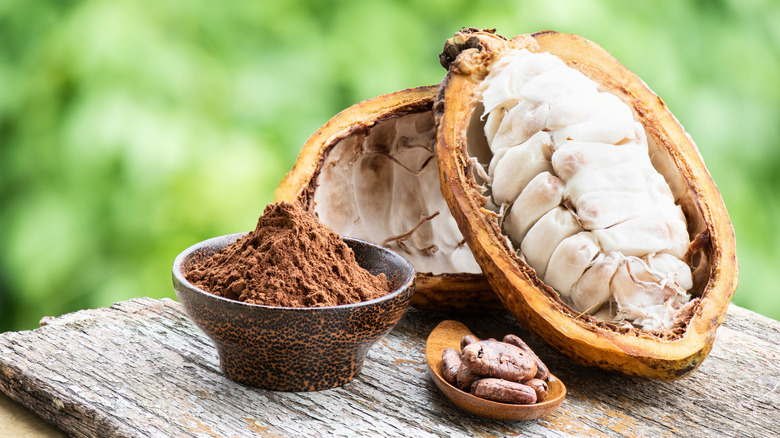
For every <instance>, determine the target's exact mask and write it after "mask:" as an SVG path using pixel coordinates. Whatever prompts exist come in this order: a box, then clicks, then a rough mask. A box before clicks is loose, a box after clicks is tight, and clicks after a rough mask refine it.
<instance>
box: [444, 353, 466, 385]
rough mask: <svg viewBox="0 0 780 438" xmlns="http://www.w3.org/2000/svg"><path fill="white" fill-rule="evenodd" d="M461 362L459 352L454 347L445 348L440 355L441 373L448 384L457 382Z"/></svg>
mask: <svg viewBox="0 0 780 438" xmlns="http://www.w3.org/2000/svg"><path fill="white" fill-rule="evenodd" d="M462 364H463V363H462V362H461V361H460V353H458V350H456V349H454V348H447V349H446V350H444V353H442V355H441V373H442V375H443V376H444V380H446V381H447V382H448V383H449V384H450V385H455V384H456V383H457V377H458V370H459V369H460V367H461V365H462Z"/></svg>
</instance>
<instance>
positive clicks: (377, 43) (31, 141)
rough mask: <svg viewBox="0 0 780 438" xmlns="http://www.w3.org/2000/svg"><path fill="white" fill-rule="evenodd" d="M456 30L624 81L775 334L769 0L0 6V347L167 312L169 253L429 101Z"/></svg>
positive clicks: (251, 211) (743, 291)
mask: <svg viewBox="0 0 780 438" xmlns="http://www.w3.org/2000/svg"><path fill="white" fill-rule="evenodd" d="M462 26H474V27H491V28H492V27H495V28H497V30H498V32H499V33H501V34H503V35H507V36H512V35H516V34H519V33H527V32H533V31H537V30H543V29H554V30H558V31H561V32H570V33H578V34H581V35H583V36H585V37H587V38H589V39H591V40H593V41H596V42H597V43H599V44H600V45H602V46H604V47H605V48H606V49H607V50H609V51H610V52H611V53H612V54H613V55H615V56H616V57H617V58H618V59H620V60H621V62H623V63H624V64H625V65H626V66H628V67H629V68H631V69H632V70H634V71H635V72H636V73H637V74H639V75H640V76H641V77H642V78H643V79H644V80H645V81H646V82H647V83H648V84H649V85H650V86H651V88H653V89H654V90H655V91H656V92H657V93H658V94H659V95H660V96H661V97H663V98H664V100H665V101H666V103H667V104H668V105H669V107H670V108H671V110H672V111H673V112H674V113H675V115H676V116H677V117H678V118H679V119H680V121H681V122H682V123H683V125H684V126H686V128H687V129H688V131H689V132H690V133H691V135H692V137H693V138H694V139H695V140H696V141H697V143H698V145H699V147H700V149H701V154H702V156H703V157H704V160H705V162H706V163H707V165H708V168H709V170H710V172H711V173H712V176H713V178H714V179H715V181H716V183H717V184H718V186H719V187H720V189H721V191H722V195H723V198H724V200H725V202H726V205H727V207H728V209H729V212H730V215H731V220H732V221H733V223H734V226H735V228H736V233H737V241H738V255H739V257H740V262H741V263H740V265H741V276H740V279H741V281H740V287H739V290H738V292H737V295H736V296H735V300H734V301H735V302H736V303H737V304H740V305H743V306H746V307H748V308H751V309H753V310H756V311H758V312H761V313H763V314H766V315H768V316H771V317H773V318H780V294H778V293H777V292H776V291H777V289H778V286H780V270H778V269H777V265H778V261H780V233H778V232H777V230H775V229H774V227H776V226H778V225H779V224H780V222H778V220H777V219H776V218H777V217H780V196H778V195H777V192H778V190H780V176H778V175H780V148H778V146H780V132H779V131H778V124H777V122H778V120H780V81H778V80H777V78H780V7H778V5H777V3H776V2H773V1H771V0H764V1H761V0H751V1H741V2H738V1H737V0H720V1H704V0H702V1H671V0H668V1H658V2H624V1H618V0H612V1H596V0H589V1H581V0H571V1H563V0H550V1H530V0H526V1H510V0H493V1H483V2H477V1H473V0H471V1H466V0H457V1H451V0H447V1H444V0H431V1H427V2H412V1H398V2H390V1H374V2H364V1H356V0H349V1H339V2H322V1H316V0H310V1H284V2H257V1H234V2H217V3H215V2H192V1H189V2H185V1H176V0H157V1H151V0H147V1H142V0H111V1H109V0H107V1H100V0H83V1H45V0H41V1H37V0H0V246H1V248H2V251H0V331H4V330H19V329H29V328H34V327H35V326H36V325H37V321H38V319H40V318H41V317H42V316H44V315H58V314H62V313H64V312H69V311H73V310H76V309H79V308H87V307H96V306H107V305H110V304H112V303H113V302H115V301H118V300H124V299H129V298H131V297H136V296H152V297H172V296H173V289H172V286H171V282H170V281H171V280H170V266H171V263H172V261H173V258H174V257H175V256H176V254H177V253H178V252H180V251H181V250H182V249H184V248H185V247H187V246H188V245H190V244H192V243H195V242H197V241H199V240H202V239H205V238H208V237H212V236H216V235H220V234H227V233H231V232H236V231H242V230H248V229H251V228H253V226H254V223H255V221H256V219H257V216H258V215H259V214H260V213H261V212H262V209H263V207H264V205H265V204H266V203H268V202H270V201H271V198H272V194H273V190H274V188H275V186H276V185H277V184H278V182H279V180H280V179H281V178H282V176H283V175H284V174H285V173H286V172H287V170H289V169H290V168H291V167H292V164H293V162H294V161H295V157H296V156H297V153H298V151H299V148H300V146H301V145H302V144H303V142H304V141H305V140H306V138H307V137H308V136H309V135H310V134H311V133H312V132H314V131H315V130H316V129H317V128H318V127H319V126H320V125H322V124H323V123H325V122H326V121H327V120H328V119H329V118H330V117H331V116H332V115H334V114H335V113H337V112H338V111H340V110H342V109H344V108H346V107H347V106H349V105H351V104H353V103H356V102H359V101H361V100H364V99H367V98H370V97H373V96H376V95H379V94H383V93H387V92H391V91H395V90H399V89H403V88H408V87H413V86H418V85H426V84H434V83H437V82H438V81H439V80H440V79H441V77H442V75H443V73H444V71H443V69H442V68H441V67H440V66H439V65H438V53H439V51H440V50H441V47H442V45H443V43H444V40H445V39H446V38H448V37H449V36H451V35H452V34H453V33H454V32H455V31H457V30H459V29H460V28H461V27H462Z"/></svg>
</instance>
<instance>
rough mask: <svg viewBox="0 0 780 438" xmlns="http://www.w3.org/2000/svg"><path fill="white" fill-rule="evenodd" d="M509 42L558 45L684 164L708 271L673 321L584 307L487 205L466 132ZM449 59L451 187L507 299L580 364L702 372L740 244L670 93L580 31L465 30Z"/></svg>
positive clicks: (444, 116) (664, 373)
mask: <svg viewBox="0 0 780 438" xmlns="http://www.w3.org/2000/svg"><path fill="white" fill-rule="evenodd" d="M508 47H526V48H528V49H529V50H531V51H539V52H549V53H552V54H554V55H556V56H558V57H560V58H561V59H562V60H563V61H564V62H565V63H566V64H567V65H569V66H570V67H573V68H575V69H577V70H579V71H580V72H582V73H583V74H585V75H586V76H588V77H589V78H591V79H592V80H594V81H595V82H597V83H598V84H600V85H601V86H603V87H605V88H607V89H609V90H610V91H611V92H613V93H614V94H616V95H618V97H620V98H621V99H622V100H623V101H624V102H626V103H628V104H629V106H631V107H632V109H633V111H634V113H635V114H636V115H637V117H638V119H639V121H640V122H641V123H642V124H643V125H644V126H645V131H646V132H647V134H648V138H651V137H652V139H653V140H654V141H655V143H656V144H657V145H658V146H659V148H660V150H661V151H662V155H666V154H668V156H666V157H665V160H666V161H667V162H668V163H669V166H672V165H673V166H674V167H676V169H677V170H678V172H679V173H678V175H676V176H675V177H674V178H672V179H673V181H670V186H671V187H672V191H673V192H674V193H675V196H676V197H678V198H679V199H678V202H680V203H681V206H682V207H683V211H684V212H685V213H686V217H688V218H689V221H690V222H689V231H690V232H691V234H692V235H693V236H692V237H694V241H695V245H692V246H696V247H697V249H698V250H699V251H700V255H699V257H700V258H702V260H704V262H702V263H703V264H702V266H703V268H702V269H701V270H703V271H705V272H703V277H702V280H701V281H700V282H699V283H700V284H699V285H695V286H694V289H697V291H696V292H695V293H694V295H695V298H694V299H693V300H692V301H691V302H690V303H689V304H688V305H687V306H686V308H685V309H684V311H683V312H682V314H681V316H680V318H679V319H678V323H677V325H676V326H675V327H674V328H673V329H672V330H670V331H666V332H648V331H644V330H640V329H634V328H625V327H618V326H616V325H614V324H610V323H605V322H600V321H596V320H595V319H594V318H592V317H590V316H588V315H582V314H579V313H577V312H575V311H574V310H573V309H572V308H571V307H569V306H567V305H566V304H564V303H563V302H562V301H561V300H560V299H559V298H558V296H557V293H556V292H555V291H553V290H552V289H551V288H550V287H549V286H547V285H545V284H544V283H543V282H542V281H541V280H540V279H539V278H538V277H537V276H536V274H535V271H534V270H533V269H532V268H531V267H529V266H528V265H527V264H525V263H524V262H523V261H522V260H521V259H520V258H518V257H517V256H516V255H515V253H514V252H513V250H512V248H511V244H509V243H508V242H507V239H506V238H505V237H504V236H503V235H502V234H501V232H500V228H499V226H498V222H497V220H496V215H495V214H493V213H492V212H490V211H488V210H486V209H485V202H486V198H485V197H484V196H483V195H482V194H481V192H480V191H479V188H480V187H479V185H478V183H477V182H476V181H475V178H474V176H473V169H472V166H473V164H472V162H471V161H470V160H469V159H468V157H467V135H466V132H467V130H468V127H469V124H470V123H471V121H472V120H473V119H472V113H473V112H474V110H475V108H476V107H477V106H478V101H477V100H478V96H477V94H478V93H476V87H477V85H478V84H479V83H480V81H481V80H482V79H484V77H485V75H486V73H487V72H486V68H485V65H487V64H489V63H490V62H491V61H492V60H494V59H496V57H499V56H501V53H502V52H503V51H504V50H506V48H508ZM441 62H442V65H444V66H445V68H448V70H449V71H448V74H447V75H446V77H445V78H444V80H443V81H442V84H441V87H440V89H439V93H438V95H437V97H436V103H435V105H434V113H435V116H436V119H437V123H438V128H437V139H438V145H437V147H438V148H439V150H438V155H439V171H440V178H441V184H442V191H443V193H444V196H445V199H446V200H447V202H448V205H449V206H450V210H451V211H452V214H453V216H454V217H455V219H456V221H457V222H458V225H459V227H460V230H461V232H462V233H463V235H464V236H465V238H466V240H467V242H468V244H469V246H470V248H471V250H472V252H473V253H474V255H475V257H476V259H477V262H478V263H479V264H480V266H481V267H482V270H483V272H484V273H485V275H486V276H487V278H488V281H489V282H490V284H491V285H492V287H493V290H494V291H495V292H496V293H497V294H498V295H499V297H500V299H501V300H502V302H503V304H504V306H505V307H506V308H507V309H508V310H509V311H510V312H511V313H512V314H513V315H514V316H515V317H516V318H517V319H518V320H519V321H520V322H521V323H523V324H524V326H525V327H526V328H527V329H529V330H530V331H532V332H533V333H534V334H535V335H537V336H538V337H540V338H541V339H543V340H544V341H546V342H547V343H549V344H550V345H551V346H553V347H554V348H556V349H557V350H558V351H560V352H561V353H563V354H565V355H566V356H568V357H570V358H571V359H573V360H574V361H575V362H577V363H579V364H582V365H585V366H594V367H599V368H602V369H605V370H610V371H616V372H620V373H624V374H627V375H635V376H645V377H650V378H654V379H660V380H675V379H679V378H681V377H684V376H687V375H689V374H690V373H691V372H693V371H694V370H695V369H696V367H697V366H698V365H699V364H700V363H701V362H702V360H704V358H705V357H706V356H707V354H708V353H709V351H710V349H711V348H712V344H713V341H714V338H715V331H716V329H717V328H718V326H719V325H720V323H721V321H722V319H723V317H724V315H725V313H726V310H727V308H728V304H729V301H730V300H731V297H732V295H733V294H734V291H735V290H736V287H737V277H738V266H737V259H736V245H735V240H734V231H733V227H732V225H731V222H730V221H729V217H728V214H727V212H726V208H725V206H724V204H723V201H722V199H721V196H720V193H719V191H718V189H717V187H716V186H715V184H714V182H713V180H712V178H711V176H710V175H709V172H708V171H707V169H706V167H705V165H704V162H703V160H702V158H701V155H700V154H699V151H698V149H697V148H696V146H695V144H694V143H693V141H692V140H691V138H690V137H689V136H688V135H687V133H686V132H685V131H684V129H683V128H682V126H681V125H680V124H679V123H678V121H677V120H676V119H675V117H674V116H673V115H672V114H671V112H670V111H669V110H668V109H667V108H666V106H665V104H664V103H663V101H662V100H661V99H660V98H659V97H658V96H657V95H655V94H654V93H653V92H652V91H651V90H650V89H649V88H648V87H647V85H646V84H645V83H644V82H643V81H642V80H641V79H640V78H639V77H637V76H636V75H635V74H634V73H632V72H631V71H629V70H628V69H627V68H625V67H624V66H623V65H621V64H620V63H619V62H618V61H617V60H616V59H615V58H613V57H612V56H611V55H610V54H609V53H607V52H606V51H605V50H604V49H602V48H601V47H599V46H598V45H596V44H595V43H593V42H590V41H588V40H586V39H584V38H582V37H579V36H576V35H569V34H561V33H557V32H552V31H545V32H539V33H535V34H531V35H521V36H518V37H515V38H514V39H512V40H511V41H508V40H506V39H504V38H502V37H500V36H497V35H495V34H494V33H493V31H480V30H478V29H464V30H463V31H461V32H459V33H457V34H456V36H455V38H452V39H451V40H448V42H447V44H446V45H445V49H444V52H443V53H442V54H441ZM667 173H669V172H667ZM672 173H674V172H672ZM667 179H668V178H667ZM696 274H697V273H696V272H695V273H694V275H695V276H696ZM700 275H701V274H700Z"/></svg>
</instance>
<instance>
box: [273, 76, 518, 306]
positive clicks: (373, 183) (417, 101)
mask: <svg viewBox="0 0 780 438" xmlns="http://www.w3.org/2000/svg"><path fill="white" fill-rule="evenodd" d="M437 88H438V87H437V86H427V87H419V88H411V89H407V90H403V91H398V92H395V93H390V94H387V95H383V96H379V97H376V98H373V99H369V100H366V101H364V102H360V103H358V104H355V105H353V106H352V107H350V108H347V109H346V110H344V111H342V112H341V113H339V114H337V115H336V116H334V117H333V118H332V119H331V120H329V121H328V122H327V123H326V124H325V125H324V126H322V127H321V128H320V129H319V130H318V131H317V132H315V133H314V134H313V135H312V136H311V137H310V138H309V139H308V140H307V141H306V143H305V144H304V145H303V148H302V149H301V152H300V154H299V156H298V159H297V161H296V162H295V165H294V167H293V169H292V170H291V171H290V172H289V173H288V174H287V175H286V176H285V177H284V179H283V180H282V182H281V183H280V184H279V186H278V187H277V189H276V192H275V194H274V200H275V201H282V200H285V201H293V200H297V201H298V202H301V203H302V204H303V205H304V206H305V207H306V208H307V209H309V210H310V211H313V212H314V213H315V214H316V215H317V217H318V218H319V220H320V221H321V222H323V223H324V224H326V225H328V226H330V227H331V228H333V230H334V231H336V232H337V233H339V234H340V235H342V236H349V237H354V238H358V239H363V240H367V241H370V242H373V243H376V244H381V245H383V246H385V247H387V248H390V249H393V250H395V251H397V252H399V253H400V254H401V255H403V256H404V257H406V258H407V259H409V261H411V262H412V264H413V265H414V267H415V269H416V270H417V278H416V285H415V294H414V296H413V298H412V305H414V306H416V307H418V308H422V309H429V310H463V311H477V310H480V311H495V310H499V309H503V307H502V306H501V303H500V301H499V300H498V298H497V297H496V295H495V294H494V293H493V292H492V291H491V290H490V285H489V284H488V283H487V281H486V280H485V277H484V276H483V275H482V272H481V270H480V268H479V265H478V264H477V262H476V261H475V260H474V257H473V255H472V254H471V251H470V250H469V248H468V246H467V245H466V243H465V240H464V239H463V236H462V235H461V233H460V231H459V230H458V226H457V224H456V223H455V220H454V219H453V217H452V214H451V213H450V211H449V209H448V207H447V203H446V201H445V200H444V197H443V195H442V193H441V188H440V186H439V171H438V161H437V159H436V156H435V153H436V152H435V143H436V128H435V123H434V118H433V111H432V106H433V98H434V95H435V93H436V90H437Z"/></svg>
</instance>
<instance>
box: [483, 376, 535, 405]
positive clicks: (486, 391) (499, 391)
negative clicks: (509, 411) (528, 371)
mask: <svg viewBox="0 0 780 438" xmlns="http://www.w3.org/2000/svg"><path fill="white" fill-rule="evenodd" d="M471 393H472V394H474V395H475V396H477V397H479V398H484V399H486V400H492V401H497V402H501V403H515V404H523V405H526V404H531V403H536V391H534V389H533V388H531V387H530V386H528V385H525V384H522V383H518V382H510V381H508V380H504V379H495V378H485V379H479V380H477V381H476V382H474V383H473V384H472V385H471Z"/></svg>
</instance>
